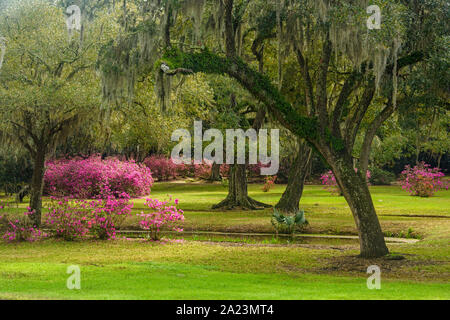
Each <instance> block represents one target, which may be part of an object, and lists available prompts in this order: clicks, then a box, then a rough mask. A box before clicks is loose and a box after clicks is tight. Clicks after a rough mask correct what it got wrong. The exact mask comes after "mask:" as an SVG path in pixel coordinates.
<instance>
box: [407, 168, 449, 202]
mask: <svg viewBox="0 0 450 320" xmlns="http://www.w3.org/2000/svg"><path fill="white" fill-rule="evenodd" d="M443 177H445V175H444V173H442V172H441V170H440V169H439V168H431V166H430V165H429V164H426V163H425V162H421V163H419V164H418V165H416V166H414V167H411V166H409V165H407V166H406V167H405V170H403V171H402V175H401V178H400V184H401V186H402V189H403V190H406V191H408V192H409V193H411V195H413V196H419V197H432V196H433V195H434V194H435V193H436V192H437V191H439V190H442V189H446V190H448V187H449V185H448V183H447V182H446V181H444V180H443V179H442V178H443Z"/></svg>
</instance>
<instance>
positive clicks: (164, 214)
mask: <svg viewBox="0 0 450 320" xmlns="http://www.w3.org/2000/svg"><path fill="white" fill-rule="evenodd" d="M145 204H146V205H147V206H148V208H149V209H150V212H148V213H144V212H141V213H140V214H138V216H139V217H140V219H141V220H140V221H139V226H140V227H141V228H142V229H143V230H147V231H148V238H149V239H151V240H159V239H160V235H159V233H160V231H161V228H162V227H165V228H172V229H173V230H174V231H177V232H182V231H183V229H180V228H177V227H176V225H175V224H176V223H177V222H179V221H184V215H183V210H180V209H178V208H177V205H178V200H177V199H175V201H174V203H173V204H170V202H169V201H159V200H156V199H147V200H146V203H145Z"/></svg>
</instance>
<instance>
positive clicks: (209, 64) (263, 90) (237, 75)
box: [163, 49, 318, 142]
mask: <svg viewBox="0 0 450 320" xmlns="http://www.w3.org/2000/svg"><path fill="white" fill-rule="evenodd" d="M163 61H164V62H165V63H166V65H167V66H171V68H183V69H189V70H192V72H204V73H210V74H226V75H228V76H230V77H231V78H234V79H236V80H237V81H238V82H239V83H240V84H241V85H242V86H243V87H244V88H246V89H247V90H248V91H249V92H250V93H251V94H252V95H253V96H254V97H255V98H257V99H258V100H260V101H261V102H262V103H264V104H265V105H266V106H267V108H268V110H269V111H270V112H271V113H272V114H273V115H274V116H275V118H276V119H277V120H278V121H279V122H280V123H281V124H283V125H284V126H285V127H286V128H288V129H289V130H291V131H292V132H293V133H294V134H296V135H298V136H300V137H303V138H305V139H307V140H308V141H309V142H312V141H314V140H315V139H317V138H318V132H317V119H316V118H312V117H306V116H302V115H300V114H299V113H298V112H297V111H296V110H295V109H294V108H293V107H292V106H291V105H290V104H289V103H288V102H287V101H286V100H285V99H284V97H283V96H282V95H281V94H280V92H279V91H278V89H277V88H276V87H275V86H274V85H273V84H272V83H271V81H270V80H269V79H268V78H267V77H266V76H265V75H263V74H261V73H259V72H257V71H255V70H253V69H252V68H251V67H250V66H248V65H247V64H246V63H245V62H244V61H242V60H241V59H240V58H238V57H232V58H223V57H220V56H218V55H216V54H213V53H211V52H209V51H202V52H199V53H183V52H181V51H180V50H178V49H171V50H169V51H167V52H166V54H165V55H164V57H163Z"/></svg>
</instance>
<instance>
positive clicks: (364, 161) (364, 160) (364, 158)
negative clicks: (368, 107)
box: [359, 99, 395, 172]
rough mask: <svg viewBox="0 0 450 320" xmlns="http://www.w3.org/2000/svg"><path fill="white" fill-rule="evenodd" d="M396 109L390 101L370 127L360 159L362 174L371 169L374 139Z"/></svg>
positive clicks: (390, 100)
mask: <svg viewBox="0 0 450 320" xmlns="http://www.w3.org/2000/svg"><path fill="white" fill-rule="evenodd" d="M394 111H395V107H394V104H393V103H392V99H389V102H388V103H387V105H386V106H385V108H384V109H383V110H382V111H381V112H380V113H379V114H378V115H377V116H376V117H375V119H374V120H373V121H372V123H371V124H370V125H369V128H368V129H367V131H366V134H365V136H364V142H363V145H362V148H361V153H360V157H359V167H360V170H361V172H366V171H367V169H368V167H369V156H370V149H371V147H372V142H373V139H374V138H375V135H376V133H377V131H378V129H379V128H380V127H381V125H382V124H383V122H385V121H386V120H387V119H389V117H390V116H391V115H392V114H393V113H394Z"/></svg>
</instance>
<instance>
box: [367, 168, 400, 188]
mask: <svg viewBox="0 0 450 320" xmlns="http://www.w3.org/2000/svg"><path fill="white" fill-rule="evenodd" d="M370 174H371V176H370V180H369V182H370V184H371V185H374V186H388V185H390V184H391V183H392V182H394V181H395V175H394V174H393V173H392V172H389V171H385V170H382V169H379V168H377V167H372V168H370Z"/></svg>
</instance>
